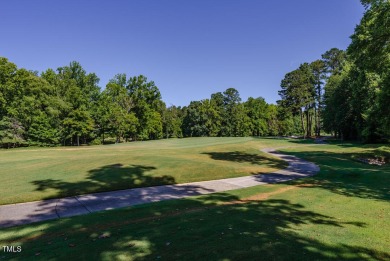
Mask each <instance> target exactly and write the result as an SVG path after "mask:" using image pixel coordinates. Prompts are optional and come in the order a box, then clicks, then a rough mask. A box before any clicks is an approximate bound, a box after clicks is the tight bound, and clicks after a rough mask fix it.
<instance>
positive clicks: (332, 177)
mask: <svg viewBox="0 0 390 261" xmlns="http://www.w3.org/2000/svg"><path fill="white" fill-rule="evenodd" d="M283 153H286V154H291V155H294V156H297V157H300V158H304V159H306V160H308V161H311V162H314V163H316V164H317V165H319V167H320V169H321V170H320V172H319V173H318V174H317V175H315V176H313V177H311V178H308V179H304V180H294V181H290V182H289V183H290V184H301V183H309V184H312V185H314V186H312V187H313V188H322V189H326V190H329V191H332V192H333V193H337V194H340V195H344V196H348V197H359V198H367V199H376V200H385V201H389V200H390V166H389V164H386V165H384V166H376V165H368V164H365V163H362V162H359V161H357V160H356V159H357V158H360V157H365V156H367V155H369V154H367V153H368V152H356V153H333V152H326V151H305V152H289V151H286V152H283ZM369 153H374V154H375V153H376V152H375V151H371V152H369Z"/></svg>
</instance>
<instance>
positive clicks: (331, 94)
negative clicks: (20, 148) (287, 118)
mask: <svg viewBox="0 0 390 261" xmlns="http://www.w3.org/2000/svg"><path fill="white" fill-rule="evenodd" d="M361 2H362V4H363V5H364V7H365V12H364V15H363V18H362V19H361V21H360V24H358V25H357V26H356V28H355V31H354V34H353V35H352V36H351V40H352V41H351V44H350V45H349V46H348V48H347V50H346V51H343V50H339V49H337V48H333V49H331V50H329V51H327V52H325V53H324V54H323V55H322V59H319V60H316V61H314V62H312V63H303V64H301V65H300V66H299V68H297V69H296V70H294V71H292V72H289V73H287V74H286V76H285V77H284V79H283V80H282V83H281V88H282V90H281V91H279V94H280V96H281V100H280V101H278V104H279V105H280V106H282V107H284V108H286V109H287V110H289V111H291V112H292V113H293V114H294V115H299V116H300V122H301V133H302V134H303V135H304V136H311V135H312V133H313V132H314V133H315V134H316V135H319V134H320V133H321V130H322V129H323V130H325V131H326V132H328V133H332V134H334V135H335V136H336V137H338V138H342V139H353V140H361V141H365V142H377V141H383V140H385V139H388V137H389V135H390V106H389V103H390V45H389V42H390V3H389V1H386V0H363V1H361Z"/></svg>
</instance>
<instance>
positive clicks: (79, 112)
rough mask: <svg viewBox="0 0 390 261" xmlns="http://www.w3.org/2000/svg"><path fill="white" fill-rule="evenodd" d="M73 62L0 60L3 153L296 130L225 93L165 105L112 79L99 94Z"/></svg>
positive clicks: (151, 89)
mask: <svg viewBox="0 0 390 261" xmlns="http://www.w3.org/2000/svg"><path fill="white" fill-rule="evenodd" d="M98 84H99V78H98V77H97V75H96V74H94V73H87V72H86V71H85V70H84V69H83V67H82V66H81V65H80V64H79V63H78V62H71V63H70V64H69V65H68V66H63V67H60V68H58V69H57V70H56V71H54V70H52V69H48V70H46V71H44V72H42V73H41V74H38V72H34V71H28V70H26V69H18V68H17V66H16V65H15V64H13V63H11V62H10V61H8V60H7V59H6V58H0V142H1V145H2V146H3V147H7V148H9V147H17V146H26V145H39V146H54V145H82V144H103V143H107V142H123V141H135V140H151V139H160V138H172V137H196V136H214V137H216V136H218V137H225V136H249V135H252V136H268V135H287V134H293V133H297V132H299V128H297V124H296V122H297V118H296V117H295V118H294V116H293V115H292V114H289V113H287V112H286V111H285V110H284V109H283V108H281V107H280V106H277V105H273V104H267V103H266V101H265V100H264V99H263V98H261V97H259V98H249V99H248V100H247V101H245V102H241V98H240V95H239V92H238V91H237V90H236V89H234V88H229V89H227V90H226V91H224V92H217V93H214V94H212V95H211V97H210V99H204V100H201V101H192V102H191V103H190V104H189V105H188V106H184V107H177V106H169V107H167V106H166V104H165V103H164V102H163V101H162V98H161V93H160V91H159V89H158V87H157V86H156V85H155V83H154V82H153V81H149V80H148V79H147V78H146V77H145V76H143V75H139V76H133V77H128V76H127V75H126V74H117V75H115V76H114V77H113V78H112V79H111V80H110V81H109V83H108V84H107V85H106V86H105V88H104V90H101V88H100V87H99V85H98Z"/></svg>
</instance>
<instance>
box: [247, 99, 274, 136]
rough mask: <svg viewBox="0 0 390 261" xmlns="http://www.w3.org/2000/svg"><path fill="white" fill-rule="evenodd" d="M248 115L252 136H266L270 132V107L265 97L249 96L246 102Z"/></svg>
mask: <svg viewBox="0 0 390 261" xmlns="http://www.w3.org/2000/svg"><path fill="white" fill-rule="evenodd" d="M244 106H245V109H246V112H247V116H248V117H249V122H250V124H249V129H250V133H251V135H252V136H266V135H268V134H269V127H270V125H268V123H269V122H268V119H269V108H268V104H267V103H266V101H265V100H264V98H262V97H259V98H256V99H255V98H252V97H249V98H248V100H247V101H246V102H245V103H244Z"/></svg>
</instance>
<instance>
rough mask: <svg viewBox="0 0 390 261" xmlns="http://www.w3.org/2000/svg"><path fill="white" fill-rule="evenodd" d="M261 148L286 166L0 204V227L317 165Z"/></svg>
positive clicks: (302, 173)
mask: <svg viewBox="0 0 390 261" xmlns="http://www.w3.org/2000/svg"><path fill="white" fill-rule="evenodd" d="M263 151H264V152H266V153H269V154H271V155H273V156H275V157H278V158H280V159H282V160H284V161H286V162H287V163H288V167H287V168H286V169H283V170H279V171H276V172H273V173H268V174H260V175H253V176H245V177H238V178H230V179H220V180H212V181H204V182H194V183H187V184H178V185H165V186H156V187H148V188H138V189H128V190H121V191H112V192H105V193H96V194H90V195H82V196H75V197H69V198H62V199H55V200H44V201H36V202H30V203H21V204H13V205H4V206H0V227H9V226H15V225H21V224H28V223H33V222H38V221H43V220H50V219H56V218H62V217H71V216H76V215H83V214H89V213H92V212H98V211H102V210H109V209H115V208H122V207H128V206H133V205H138V204H144V203H150V202H157V201H161V200H168V199H178V198H183V197H189V196H196V195H203V194H210V193H215V192H224V191H229V190H234V189H239V188H247V187H252V186H257V185H262V184H272V183H278V182H284V181H289V180H293V179H296V178H303V177H308V176H311V175H314V174H315V173H317V172H318V171H319V167H318V166H316V165H315V164H314V163H311V162H308V161H305V160H302V159H300V158H298V157H294V156H289V155H284V154H280V153H277V152H276V151H275V150H274V149H263Z"/></svg>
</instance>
